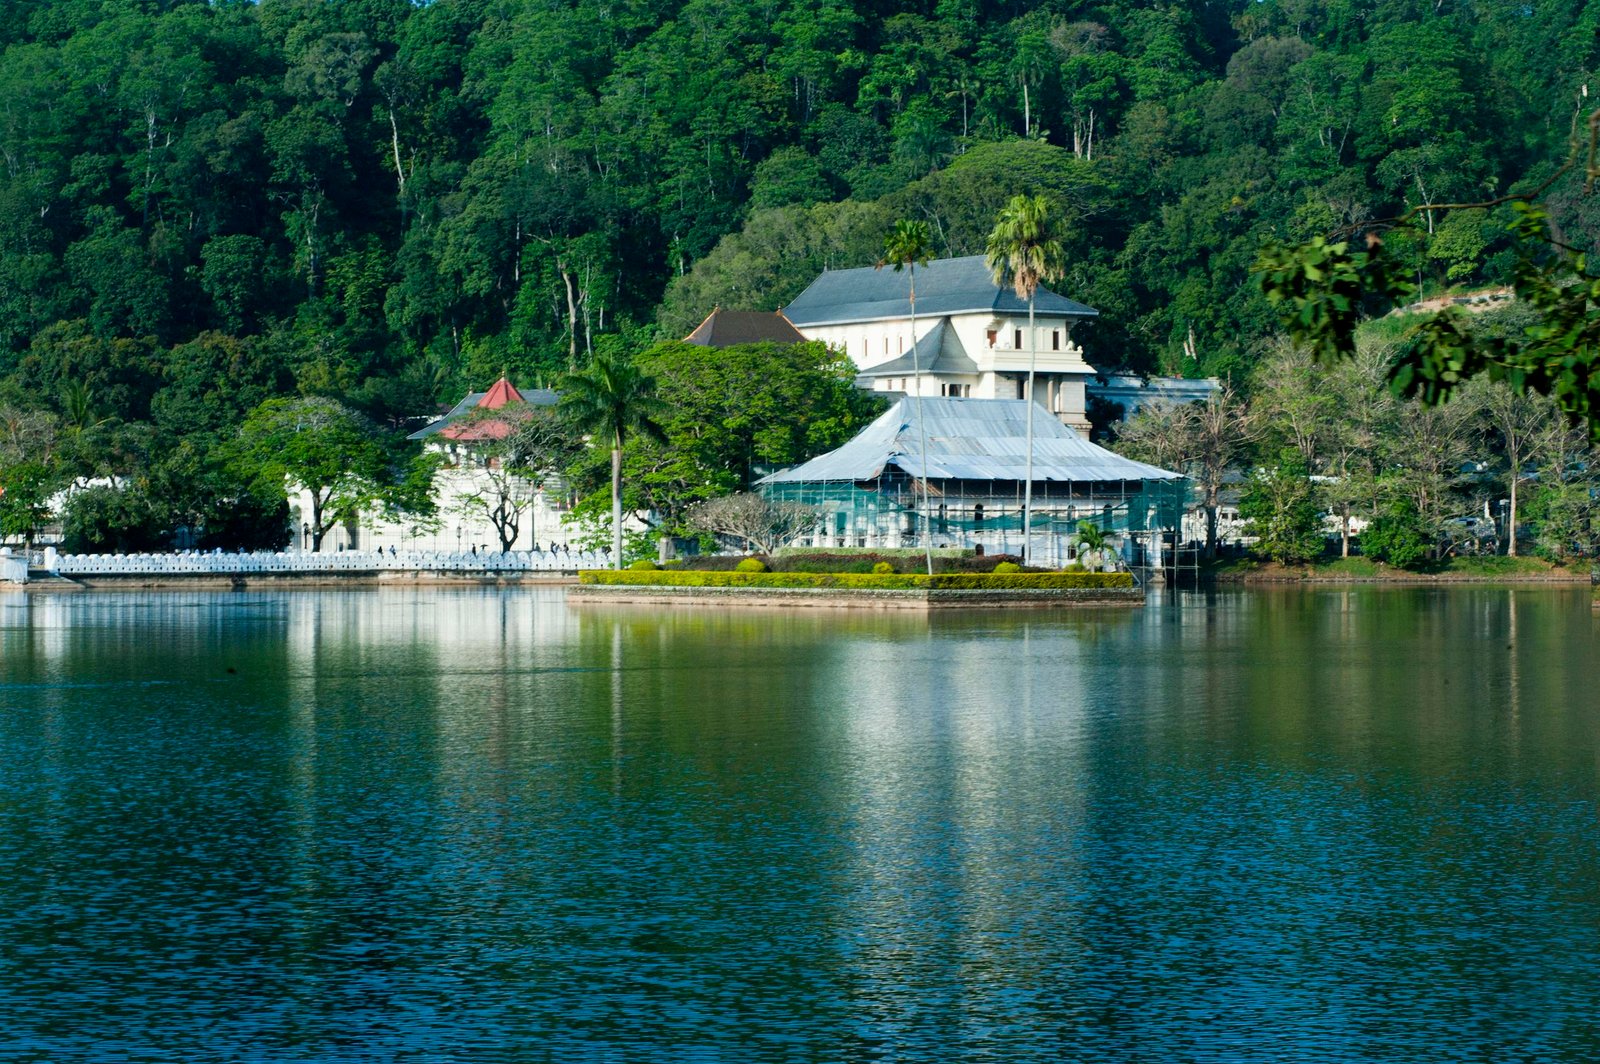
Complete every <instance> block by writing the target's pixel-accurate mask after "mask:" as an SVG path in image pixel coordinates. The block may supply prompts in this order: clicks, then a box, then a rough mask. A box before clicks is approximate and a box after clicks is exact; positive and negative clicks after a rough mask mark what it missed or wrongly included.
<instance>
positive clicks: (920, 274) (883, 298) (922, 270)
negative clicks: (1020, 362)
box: [783, 255, 1100, 328]
mask: <svg viewBox="0 0 1600 1064" xmlns="http://www.w3.org/2000/svg"><path fill="white" fill-rule="evenodd" d="M1034 310H1035V312H1036V313H1039V314H1046V315H1052V316H1056V317H1060V316H1062V315H1065V316H1067V317H1072V318H1094V317H1098V316H1099V314H1100V312H1099V311H1098V310H1095V309H1094V308H1093V307H1087V306H1084V305H1083V304H1082V303H1079V302H1077V301H1076V300H1072V299H1068V298H1067V297H1066V296H1061V295H1057V294H1056V293H1054V292H1052V291H1050V290H1048V289H1045V288H1041V289H1039V291H1038V292H1037V293H1036V294H1035V296H1034ZM981 311H990V312H992V313H994V314H1005V315H1016V314H1026V313H1027V312H1028V304H1027V301H1026V300H1022V299H1018V298H1017V294H1016V293H1015V292H1013V291H1012V290H1011V288H1010V287H1009V286H1008V287H1006V288H1001V287H1000V286H998V285H996V284H995V283H994V278H993V277H991V276H990V275H989V267H988V266H987V265H986V264H985V263H984V259H983V256H982V255H968V256H966V257H965V258H959V259H934V260H933V261H932V262H930V263H928V264H927V265H926V266H921V267H918V269H917V314H918V316H921V315H927V316H929V317H934V316H940V317H942V316H944V315H947V314H971V313H975V312H981ZM783 316H784V317H786V318H788V319H789V320H790V321H791V322H793V323H794V324H795V325H796V326H799V327H800V328H804V327H806V326H808V325H844V324H847V323H850V322H860V321H885V320H898V319H900V318H909V317H910V316H911V301H910V299H908V298H907V278H906V275H905V274H904V273H896V272H895V271H893V270H891V269H888V268H887V267H885V268H884V269H881V270H880V269H875V268H873V267H871V266H865V267H862V268H861V269H857V270H829V271H828V272H826V273H824V274H823V275H822V276H821V277H818V278H817V279H816V280H815V281H812V282H811V286H810V287H809V288H807V289H806V290H805V291H804V292H801V293H800V294H799V295H798V296H796V297H795V300H794V302H793V303H790V304H789V305H788V306H787V307H784V308H783Z"/></svg>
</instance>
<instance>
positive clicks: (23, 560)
mask: <svg viewBox="0 0 1600 1064" xmlns="http://www.w3.org/2000/svg"><path fill="white" fill-rule="evenodd" d="M27 582H28V559H27V556H26V555H13V554H12V553H11V552H10V551H9V550H6V551H0V584H26V583H27Z"/></svg>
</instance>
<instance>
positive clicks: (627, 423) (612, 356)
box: [561, 350, 666, 569]
mask: <svg viewBox="0 0 1600 1064" xmlns="http://www.w3.org/2000/svg"><path fill="white" fill-rule="evenodd" d="M561 409H562V411H563V412H564V413H565V414H566V416H567V417H568V418H570V419H571V420H572V424H573V426H574V427H575V428H577V429H578V431H580V432H583V433H586V434H588V435H590V436H592V437H593V438H595V439H596V440H607V441H609V442H610V444H611V566H612V568H614V569H621V568H622V449H623V447H625V446H627V443H628V440H629V439H630V438H632V437H634V436H644V437H646V438H649V439H655V440H665V438H666V433H665V432H663V431H662V428H661V426H660V425H658V424H657V423H656V421H655V415H656V414H657V413H658V412H659V411H660V410H661V401H660V400H659V399H657V398H656V381H655V378H654V377H651V376H649V375H648V374H646V373H645V372H644V371H642V370H641V369H639V367H638V366H635V365H634V364H633V363H632V362H631V361H630V360H629V359H628V358H627V356H626V355H623V354H621V353H620V352H616V351H605V350H601V351H597V352H596V353H595V356H594V360H593V361H592V362H590V363H589V366H588V368H586V369H582V370H578V371H577V372H575V373H570V374H568V375H567V377H566V378H565V380H564V381H563V383H562V387H561Z"/></svg>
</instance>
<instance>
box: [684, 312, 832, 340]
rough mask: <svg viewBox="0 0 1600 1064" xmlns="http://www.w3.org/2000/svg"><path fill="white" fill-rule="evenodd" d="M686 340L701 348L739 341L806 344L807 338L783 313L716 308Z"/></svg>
mask: <svg viewBox="0 0 1600 1064" xmlns="http://www.w3.org/2000/svg"><path fill="white" fill-rule="evenodd" d="M683 342H684V343H686V344H698V345H699V346H701V347H733V346H734V345H736V344H765V343H772V344H803V343H805V342H806V338H805V337H804V336H801V335H800V332H799V330H797V329H796V328H795V327H794V326H793V325H790V324H789V322H788V320H787V319H785V318H784V316H783V315H782V314H780V313H776V312H774V313H771V314H769V313H767V312H765V311H759V310H723V309H722V308H721V307H713V308H712V310H711V313H710V314H707V315H706V320H705V321H703V322H701V323H700V324H699V325H698V326H696V327H695V330H694V332H692V333H690V334H689V335H688V336H685V337H684V338H683Z"/></svg>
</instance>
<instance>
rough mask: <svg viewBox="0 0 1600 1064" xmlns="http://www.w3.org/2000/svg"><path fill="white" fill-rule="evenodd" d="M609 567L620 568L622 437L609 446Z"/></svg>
mask: <svg viewBox="0 0 1600 1064" xmlns="http://www.w3.org/2000/svg"><path fill="white" fill-rule="evenodd" d="M611 568H613V569H621V568H622V439H621V438H620V437H618V438H617V439H615V440H614V442H613V444H612V447H611Z"/></svg>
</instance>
